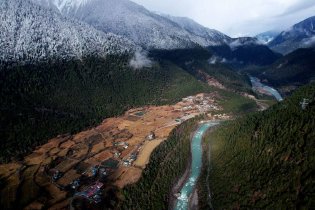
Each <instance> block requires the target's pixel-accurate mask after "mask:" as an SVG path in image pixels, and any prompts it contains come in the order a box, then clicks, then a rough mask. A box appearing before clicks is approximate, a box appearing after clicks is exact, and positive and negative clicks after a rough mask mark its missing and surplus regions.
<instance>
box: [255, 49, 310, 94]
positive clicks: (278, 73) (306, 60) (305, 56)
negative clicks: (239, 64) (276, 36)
mask: <svg viewBox="0 0 315 210" xmlns="http://www.w3.org/2000/svg"><path fill="white" fill-rule="evenodd" d="M314 58H315V49H312V48H305V49H298V50H295V51H294V52H292V53H289V54H288V55H286V56H284V57H282V58H280V59H279V60H277V61H276V62H275V63H274V64H272V65H270V66H268V67H265V68H263V69H259V71H258V72H256V75H257V76H258V77H259V78H261V79H263V80H265V81H268V82H269V83H271V84H272V85H273V86H275V87H277V88H278V89H280V90H281V92H282V93H284V94H288V93H290V92H292V90H294V89H296V88H297V87H299V86H302V85H305V84H308V83H310V82H313V81H315V69H314V67H315V59H314ZM257 73H258V74H257Z"/></svg>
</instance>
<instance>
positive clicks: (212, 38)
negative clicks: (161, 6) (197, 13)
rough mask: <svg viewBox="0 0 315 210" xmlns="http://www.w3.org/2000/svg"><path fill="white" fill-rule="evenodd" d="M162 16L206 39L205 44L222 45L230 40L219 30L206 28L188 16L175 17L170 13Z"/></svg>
mask: <svg viewBox="0 0 315 210" xmlns="http://www.w3.org/2000/svg"><path fill="white" fill-rule="evenodd" d="M164 17H166V18H168V19H170V20H171V21H173V22H175V23H177V24H178V25H179V26H180V27H181V28H183V29H185V30H186V31H188V32H189V33H191V34H194V35H196V36H199V37H203V38H205V40H207V45H223V44H226V43H229V42H230V41H231V40H232V39H231V38H230V37H229V36H227V35H225V34H223V33H221V32H220V31H217V30H214V29H209V28H206V27H204V26H202V25H200V24H199V23H197V22H195V21H194V20H192V19H190V18H187V17H175V16H170V15H164Z"/></svg>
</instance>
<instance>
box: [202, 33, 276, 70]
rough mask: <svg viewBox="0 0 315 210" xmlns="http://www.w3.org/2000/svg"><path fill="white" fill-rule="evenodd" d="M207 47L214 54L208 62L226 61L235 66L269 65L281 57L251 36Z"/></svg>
mask: <svg viewBox="0 0 315 210" xmlns="http://www.w3.org/2000/svg"><path fill="white" fill-rule="evenodd" d="M208 49H209V50H210V51H211V52H212V53H213V54H214V56H213V57H212V58H211V59H210V63H213V64H214V63H226V64H229V65H232V66H236V67H239V66H248V65H258V66H265V65H270V64H272V63H273V62H275V61H276V60H277V59H278V58H279V57H281V55H279V54H277V53H274V52H273V51H272V50H270V49H269V48H268V46H266V45H264V44H263V43H261V42H260V41H259V40H258V39H257V38H252V37H240V38H234V39H231V41H230V42H229V43H228V44H225V45H217V46H209V47H208Z"/></svg>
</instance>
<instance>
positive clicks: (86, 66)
mask: <svg viewBox="0 0 315 210" xmlns="http://www.w3.org/2000/svg"><path fill="white" fill-rule="evenodd" d="M188 52H189V51H188ZM160 55H161V56H162V54H160ZM183 55H185V56H183V57H182V62H185V60H186V61H187V60H190V59H192V58H191V55H192V54H189V53H187V52H185V53H184V54H183ZM175 58H176V57H175ZM193 58H194V57H193ZM201 59H204V58H203V57H202V56H201ZM129 60H130V57H129V56H128V55H125V56H109V57H107V58H106V59H97V58H93V57H90V58H85V59H83V60H75V61H67V62H66V61H50V62H45V63H40V64H36V65H17V66H12V65H7V66H3V67H1V68H0V97H1V104H0V127H1V132H0V141H1V145H2V147H1V149H0V162H1V161H7V160H9V159H10V158H14V157H17V156H19V155H22V154H25V153H27V152H29V151H30V150H32V149H33V148H34V147H36V146H38V145H41V144H43V143H45V142H46V141H47V140H48V139H49V138H52V137H55V136H56V135H59V134H64V133H69V132H71V133H73V132H77V131H80V130H82V129H84V128H87V127H89V126H93V125H95V124H97V123H99V122H101V120H103V119H104V118H107V117H111V116H117V115H120V114H122V113H123V112H124V111H125V110H127V109H130V108H132V107H137V106H143V105H150V104H151V105H162V104H173V103H175V102H177V101H179V100H181V98H183V97H185V96H188V95H193V94H197V93H200V92H211V91H214V90H215V89H214V88H211V87H209V86H208V85H207V84H206V83H203V82H202V81H198V80H197V78H196V77H195V75H194V74H192V73H191V72H188V71H187V70H186V69H183V68H182V67H181V66H180V65H178V64H177V63H176V59H173V58H172V59H164V58H161V57H153V58H152V60H154V62H153V65H152V67H150V68H142V69H138V70H135V69H132V68H130V67H129ZM240 83H242V81H240ZM244 83H245V81H244ZM223 94H225V92H223ZM227 94H228V93H227ZM229 97H230V96H229ZM231 97H234V98H235V99H237V100H239V98H241V97H240V96H237V95H235V94H232V95H231ZM231 103H234V102H233V101H231ZM243 104H251V105H253V102H252V101H250V100H247V99H241V103H240V104H238V105H239V106H242V105H243ZM236 110H238V108H237V107H236Z"/></svg>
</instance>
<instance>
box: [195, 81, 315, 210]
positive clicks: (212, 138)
mask: <svg viewBox="0 0 315 210" xmlns="http://www.w3.org/2000/svg"><path fill="white" fill-rule="evenodd" d="M304 102H305V103H304ZM314 116H315V84H311V85H308V86H306V87H303V88H301V89H299V90H298V91H296V92H295V93H294V94H293V95H292V96H291V97H289V98H287V99H286V100H285V101H283V102H281V103H279V104H276V105H274V106H272V107H271V108H270V109H268V110H267V111H264V112H261V113H256V114H251V115H249V116H247V117H244V118H241V119H238V120H236V121H230V122H226V123H224V124H222V126H220V127H218V128H217V129H216V130H215V131H214V132H210V133H209V134H208V135H207V137H206V141H205V148H207V149H208V151H207V153H205V155H204V166H203V167H204V169H203V175H202V176H201V178H200V181H199V192H200V193H199V194H200V195H201V196H200V197H199V203H200V207H201V209H209V208H210V207H211V203H212V205H213V207H214V208H215V209H312V208H313V207H314V205H315V194H314V188H315V182H314V180H315V177H314V174H315V173H314V169H315V159H314V152H315V151H314V148H315V147H314V146H315V130H314V128H315V118H314ZM209 159H210V161H209ZM209 189H210V191H211V200H209V191H208V190H209Z"/></svg>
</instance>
